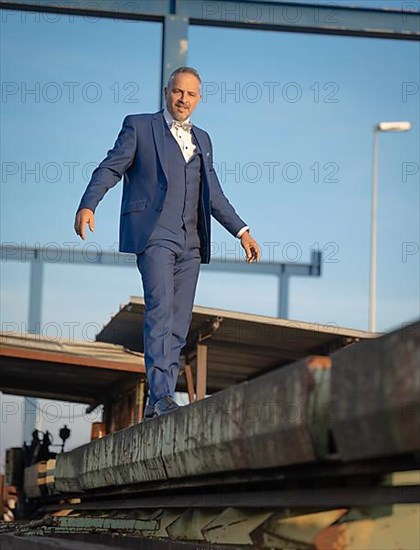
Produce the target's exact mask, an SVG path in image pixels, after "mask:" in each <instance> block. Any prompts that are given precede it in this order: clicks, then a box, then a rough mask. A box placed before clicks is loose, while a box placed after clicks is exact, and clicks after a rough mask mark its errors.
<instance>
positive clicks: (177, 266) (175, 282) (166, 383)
mask: <svg viewBox="0 0 420 550" xmlns="http://www.w3.org/2000/svg"><path fill="white" fill-rule="evenodd" d="M200 263H201V258H200V249H199V248H192V249H189V248H188V247H184V248H182V247H181V246H179V245H176V243H172V242H170V241H164V242H162V241H152V240H151V241H149V244H148V245H147V246H146V248H145V250H144V251H143V252H142V253H141V254H137V267H138V269H139V271H140V274H141V278H142V284H143V291H144V302H145V310H144V320H143V345H144V358H145V365H146V375H147V380H148V383H149V391H150V394H149V401H148V406H149V407H151V406H154V404H155V403H156V401H158V400H159V399H160V398H162V397H165V396H168V395H169V396H171V397H172V396H173V395H174V392H175V387H176V383H177V379H178V373H179V357H180V352H181V349H182V348H183V347H184V346H185V343H186V339H187V334H188V329H189V326H190V323H191V318H192V309H193V305H194V296H195V291H196V287H197V281H198V275H199V271H200Z"/></svg>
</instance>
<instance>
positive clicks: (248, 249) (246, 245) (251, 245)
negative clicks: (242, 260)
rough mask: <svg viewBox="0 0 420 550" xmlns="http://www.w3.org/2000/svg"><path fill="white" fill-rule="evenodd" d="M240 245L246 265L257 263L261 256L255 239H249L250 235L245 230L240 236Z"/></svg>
mask: <svg viewBox="0 0 420 550" xmlns="http://www.w3.org/2000/svg"><path fill="white" fill-rule="evenodd" d="M241 245H242V248H243V249H244V250H245V253H246V261H247V262H248V263H252V262H258V261H259V259H260V256H261V250H260V247H259V246H258V243H257V241H256V240H255V239H253V238H252V237H251V233H250V232H249V231H248V230H247V231H245V232H244V233H243V234H242V235H241Z"/></svg>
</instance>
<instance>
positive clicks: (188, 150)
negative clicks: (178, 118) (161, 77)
mask: <svg viewBox="0 0 420 550" xmlns="http://www.w3.org/2000/svg"><path fill="white" fill-rule="evenodd" d="M163 116H164V118H165V121H166V124H167V125H168V127H169V129H170V131H171V134H172V135H173V136H174V138H175V140H176V142H177V143H178V145H179V148H180V149H181V152H182V154H183V156H184V159H185V162H188V161H189V160H190V158H191V157H192V156H193V155H194V153H195V149H196V147H195V145H194V143H193V142H192V137H191V132H188V131H187V130H184V129H183V128H175V126H172V121H173V120H175V119H174V117H173V116H172V115H171V113H170V112H169V111H168V109H166V108H165V109H164V110H163ZM183 122H190V119H189V117H188V118H187V119H186V120H184V121H183ZM247 229H249V227H248V226H247V225H245V226H244V227H242V229H240V230H239V231H238V233H237V234H236V237H237V238H238V239H240V237H241V236H242V234H243V233H244V232H245V231H246V230H247Z"/></svg>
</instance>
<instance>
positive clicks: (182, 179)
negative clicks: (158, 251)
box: [149, 123, 202, 248]
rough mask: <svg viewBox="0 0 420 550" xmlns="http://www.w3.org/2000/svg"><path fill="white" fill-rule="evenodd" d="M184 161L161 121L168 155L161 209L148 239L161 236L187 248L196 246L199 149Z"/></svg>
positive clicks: (199, 166)
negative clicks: (166, 184)
mask: <svg viewBox="0 0 420 550" xmlns="http://www.w3.org/2000/svg"><path fill="white" fill-rule="evenodd" d="M192 138H193V143H194V145H195V146H196V149H195V153H194V155H193V156H192V157H191V158H190V160H189V161H188V162H186V161H185V158H184V155H183V154H182V151H181V149H180V147H179V145H178V143H177V141H176V139H175V138H174V136H173V135H172V133H171V131H170V129H169V128H168V126H167V124H166V123H165V141H166V143H165V146H166V154H167V158H168V169H169V170H168V189H167V192H166V197H165V202H164V203H163V207H162V212H161V213H160V216H159V219H158V221H157V224H156V226H155V227H154V229H153V231H152V234H151V235H150V238H149V241H150V240H155V239H156V240H164V241H169V242H173V243H176V244H177V245H179V246H181V247H182V248H183V247H184V246H186V247H188V248H195V247H200V238H199V235H198V230H197V224H198V203H199V198H200V181H201V162H202V161H201V153H200V152H199V149H198V147H197V144H196V143H195V142H194V136H192Z"/></svg>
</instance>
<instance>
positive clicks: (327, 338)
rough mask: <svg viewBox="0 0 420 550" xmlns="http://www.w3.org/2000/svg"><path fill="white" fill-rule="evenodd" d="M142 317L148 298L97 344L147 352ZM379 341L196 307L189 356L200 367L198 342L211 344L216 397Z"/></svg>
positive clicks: (125, 308)
mask: <svg viewBox="0 0 420 550" xmlns="http://www.w3.org/2000/svg"><path fill="white" fill-rule="evenodd" d="M143 314H144V299H143V297H138V296H130V300H129V302H128V303H127V304H125V305H122V306H121V308H120V311H119V312H118V313H117V314H115V315H114V316H113V317H112V318H111V320H110V321H109V323H108V324H107V325H106V326H105V327H104V328H103V329H102V330H101V332H100V333H99V334H98V335H97V339H98V340H99V341H102V342H113V343H116V344H121V345H124V346H125V347H127V348H129V349H132V350H136V351H143ZM377 336H380V334H379V333H371V332H366V331H361V330H355V329H351V328H345V327H340V326H337V325H331V326H323V325H317V324H316V323H307V322H304V321H297V320H292V319H279V318H277V317H269V316H264V315H254V314H250V313H241V312H237V311H230V310H224V309H216V308H209V307H202V306H198V305H196V306H194V308H193V315H192V321H191V325H190V330H189V333H188V337H187V345H186V348H185V349H184V353H185V355H186V360H187V361H188V363H189V364H191V366H192V367H193V368H195V367H196V357H195V350H196V344H197V342H198V341H201V342H202V343H205V344H206V345H207V348H208V351H207V361H208V370H207V375H208V376H207V383H208V391H209V392H214V391H217V390H220V389H223V388H226V387H229V386H231V385H232V384H236V383H238V382H241V381H244V380H249V379H251V378H253V377H255V376H257V375H259V374H261V373H263V372H267V371H269V370H271V369H273V368H277V367H279V366H282V365H285V364H288V363H292V362H293V361H296V360H299V359H301V358H303V357H306V356H308V355H315V354H328V353H330V352H332V351H335V350H336V349H340V348H342V347H344V346H347V345H349V344H351V343H353V342H357V341H360V340H364V339H367V338H375V337H377ZM178 389H179V390H183V389H185V382H184V379H183V378H180V379H179V383H178Z"/></svg>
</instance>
